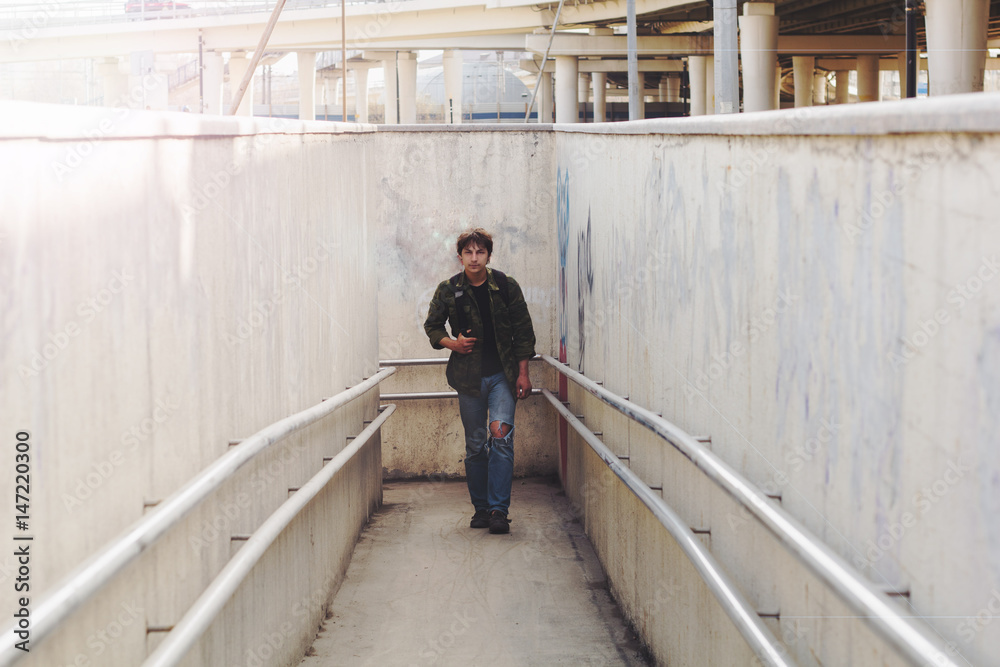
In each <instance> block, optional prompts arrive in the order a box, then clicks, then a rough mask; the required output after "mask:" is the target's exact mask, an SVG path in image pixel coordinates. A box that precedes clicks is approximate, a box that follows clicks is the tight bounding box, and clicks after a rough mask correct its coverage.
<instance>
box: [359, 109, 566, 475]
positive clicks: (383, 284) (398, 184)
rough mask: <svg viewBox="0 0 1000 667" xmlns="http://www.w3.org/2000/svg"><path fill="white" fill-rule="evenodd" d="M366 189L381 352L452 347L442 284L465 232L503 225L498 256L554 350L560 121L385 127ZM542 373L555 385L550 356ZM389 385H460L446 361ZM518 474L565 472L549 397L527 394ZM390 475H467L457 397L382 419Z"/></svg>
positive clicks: (538, 377) (404, 407) (542, 379)
mask: <svg viewBox="0 0 1000 667" xmlns="http://www.w3.org/2000/svg"><path fill="white" fill-rule="evenodd" d="M375 138H376V139H377V146H378V150H373V151H371V152H370V154H369V158H368V159H369V160H370V167H369V174H370V176H369V181H368V189H367V191H366V193H365V194H366V196H367V197H368V202H369V203H368V208H369V210H370V211H372V213H373V215H372V219H373V220H374V221H375V224H374V225H373V227H374V243H375V252H376V255H377V257H378V258H379V261H377V262H376V264H375V270H376V271H377V274H378V321H379V357H380V358H381V359H399V358H407V359H410V358H426V357H437V356H441V357H447V356H448V354H449V352H448V350H434V349H433V348H431V346H430V343H429V342H428V340H427V336H426V335H424V330H423V323H424V319H425V318H426V317H427V306H428V304H429V303H430V300H431V297H432V296H433V294H434V289H435V288H436V287H437V286H438V283H440V282H441V281H442V280H446V279H447V278H449V277H451V276H452V275H454V274H455V273H458V272H459V271H461V269H462V267H461V264H460V263H459V261H458V257H457V251H456V249H455V239H456V238H457V237H458V235H459V234H460V233H461V232H462V231H464V230H465V229H468V228H469V227H485V228H486V229H487V230H489V231H490V232H491V233H492V234H493V240H494V247H493V256H492V259H491V262H490V266H492V267H493V268H497V269H500V270H501V271H504V272H505V273H507V274H509V275H511V276H513V277H514V278H515V279H516V280H517V281H518V284H520V285H521V289H522V291H523V292H524V298H525V301H526V302H527V304H528V310H529V312H530V313H531V318H532V323H533V325H534V329H535V337H536V339H537V342H536V344H535V349H536V350H537V351H538V352H540V353H552V352H554V351H555V350H556V347H555V345H556V340H557V339H556V311H555V305H556V258H557V257H558V254H557V252H556V237H555V192H554V180H553V176H554V171H553V149H554V137H553V134H552V132H551V130H550V129H538V128H536V127H534V126H531V129H530V130H529V129H525V130H515V131H509V130H502V131H495V132H480V131H467V132H413V131H406V130H405V128H404V130H403V131H396V130H393V131H386V132H382V131H379V132H378V133H377V136H376V137H375ZM531 378H532V383H533V384H534V385H535V386H536V387H541V386H545V387H553V386H555V385H554V382H555V378H554V376H553V375H552V371H551V370H550V369H548V368H547V367H546V366H545V364H542V363H539V362H533V363H532V364H531ZM382 391H383V392H413V391H450V388H449V387H448V384H447V382H446V381H445V375H444V366H424V367H405V368H400V370H399V372H398V373H396V375H394V376H393V377H392V378H390V379H389V380H388V381H387V382H385V383H384V384H383V385H382ZM516 419H517V430H518V434H517V436H516V438H515V452H516V453H515V458H514V474H515V475H516V476H532V475H544V474H553V473H555V471H556V460H557V457H556V448H555V442H554V441H553V439H552V437H551V436H552V433H554V430H555V421H554V417H553V414H552V411H551V410H549V409H548V408H547V407H546V406H545V402H544V401H543V400H541V399H540V398H532V399H529V400H527V401H519V402H518V405H517V417H516ZM383 435H384V439H383V443H384V447H383V450H382V460H383V465H384V467H385V469H386V475H387V477H419V476H422V475H425V474H427V473H441V474H443V475H451V476H455V475H464V474H465V467H464V464H463V457H464V451H465V443H464V432H463V430H462V424H461V422H460V421H459V418H458V401H457V400H455V399H450V400H439V401H419V402H416V403H415V402H412V401H406V402H401V405H400V411H399V413H397V414H396V416H395V418H394V419H393V420H391V422H390V423H388V424H386V427H385V430H384V433H383Z"/></svg>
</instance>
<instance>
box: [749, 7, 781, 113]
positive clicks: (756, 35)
mask: <svg viewBox="0 0 1000 667" xmlns="http://www.w3.org/2000/svg"><path fill="white" fill-rule="evenodd" d="M740 56H741V58H742V60H743V111H746V112H750V111H767V110H770V109H776V108H777V107H776V106H775V104H774V99H775V77H774V68H775V67H776V66H777V62H778V17H777V16H775V15H774V4H773V3H770V2H748V3H746V4H745V5H743V16H741V17H740Z"/></svg>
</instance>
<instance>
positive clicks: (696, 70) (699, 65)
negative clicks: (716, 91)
mask: <svg viewBox="0 0 1000 667" xmlns="http://www.w3.org/2000/svg"><path fill="white" fill-rule="evenodd" d="M707 61H708V58H706V57H705V56H688V83H689V85H690V87H691V115H692V116H704V115H705V100H706V99H707V96H706V91H705V70H706V69H707V68H708V63H707Z"/></svg>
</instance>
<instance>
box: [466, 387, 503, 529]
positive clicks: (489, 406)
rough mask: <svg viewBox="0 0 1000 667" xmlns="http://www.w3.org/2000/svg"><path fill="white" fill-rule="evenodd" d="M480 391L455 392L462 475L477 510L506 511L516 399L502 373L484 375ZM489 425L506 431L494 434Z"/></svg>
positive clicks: (497, 429)
mask: <svg viewBox="0 0 1000 667" xmlns="http://www.w3.org/2000/svg"><path fill="white" fill-rule="evenodd" d="M479 393H480V395H479V397H478V398H476V397H474V396H466V395H465V394H459V395H458V410H459V412H460V414H461V415H462V425H463V426H464V427H465V479H466V481H467V482H468V484H469V497H470V498H471V499H472V506H473V507H475V508H476V510H490V511H492V510H500V511H501V512H503V513H504V514H507V510H508V508H510V486H511V480H512V478H513V476H514V406H515V405H516V401H515V399H514V395H513V394H512V393H511V391H510V385H509V384H508V383H507V376H506V375H504V374H503V373H497V374H496V375H490V376H489V377H484V378H483V379H482V384H481V385H480V392H479ZM487 416H488V418H489V421H488V422H487ZM494 422H499V423H494ZM491 425H492V426H493V431H497V432H500V433H503V432H506V435H504V436H503V437H502V438H498V437H494V436H493V435H492V433H491V430H490V426H491Z"/></svg>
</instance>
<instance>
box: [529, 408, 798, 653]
mask: <svg viewBox="0 0 1000 667" xmlns="http://www.w3.org/2000/svg"><path fill="white" fill-rule="evenodd" d="M542 395H544V396H545V398H547V399H548V400H549V403H551V404H552V407H554V408H555V409H556V411H558V412H559V414H560V415H562V418H563V419H565V420H566V422H567V423H568V424H569V425H570V426H572V427H573V428H574V429H575V430H576V432H577V433H579V434H580V437H582V438H583V440H584V441H585V442H586V443H587V444H588V445H590V448H591V449H593V450H594V452H596V453H597V455H598V456H600V457H601V460H603V461H604V463H605V465H607V466H608V467H609V468H610V469H611V471H612V472H614V473H615V475H617V476H618V478H619V479H620V480H622V482H624V483H625V485H626V486H627V487H628V489H629V491H631V492H632V493H633V494H634V495H635V497H636V498H638V499H639V500H640V501H642V504H643V505H645V506H646V507H647V508H649V511H650V512H652V513H653V516H655V517H656V518H657V520H658V521H659V522H660V523H661V524H662V525H663V527H664V528H666V529H667V531H668V532H669V533H670V534H671V535H672V536H673V538H674V539H675V540H676V541H677V544H678V546H680V548H681V550H682V551H683V552H684V553H685V555H687V557H688V559H689V560H690V561H691V564H692V565H694V567H695V569H696V570H698V573H699V574H700V575H701V578H702V580H703V581H704V582H705V583H706V584H707V585H708V588H709V590H710V591H711V592H712V594H713V595H715V597H716V598H717V599H718V600H719V603H720V604H721V605H722V609H723V611H725V612H726V615H727V616H729V618H730V619H731V620H732V621H733V624H734V625H735V626H736V629H737V630H738V631H739V633H740V634H741V635H743V638H744V639H745V640H746V642H747V644H749V646H750V648H751V649H753V652H754V653H755V654H756V655H757V657H758V658H759V659H760V660H761V662H762V663H763V664H765V665H794V664H795V663H794V662H792V661H791V659H790V658H787V657H786V656H784V655H783V653H784V652H786V649H785V648H784V646H783V645H782V644H781V642H779V641H778V640H777V638H775V636H774V635H773V634H772V633H771V631H770V630H768V628H767V626H765V625H764V622H763V621H762V620H761V619H760V616H759V615H758V614H757V612H756V611H755V610H754V609H753V607H751V606H750V603H749V602H747V600H746V598H745V597H743V593H741V592H740V590H739V588H737V587H736V585H735V584H734V583H733V582H732V581H730V579H729V575H727V574H726V573H725V571H724V570H723V569H722V568H721V567H719V564H718V563H717V562H716V561H715V558H714V557H713V556H712V554H711V552H709V550H708V549H706V548H705V545H703V544H702V543H701V542H700V541H699V540H698V538H697V537H695V536H694V533H693V532H691V528H689V527H688V525H687V524H685V523H684V521H683V520H682V519H681V518H680V517H679V516H677V514H676V513H675V512H674V511H673V510H672V509H670V506H669V505H667V503H666V502H664V500H663V499H662V498H660V497H659V496H657V495H656V494H655V493H653V491H652V490H651V489H650V488H649V487H648V486H646V484H645V483H644V482H643V481H642V480H641V479H639V476H638V475H636V474H635V473H634V472H632V471H631V470H629V469H628V468H626V467H625V466H623V465H622V464H621V462H620V461H619V460H618V457H617V456H616V455H615V453H614V452H612V451H611V450H610V449H608V446H607V445H605V444H604V443H603V442H601V441H600V440H599V439H598V438H597V436H596V435H594V434H593V433H592V432H591V431H590V430H589V429H588V428H587V427H586V426H584V425H583V424H582V423H580V420H579V419H577V418H576V416H575V415H574V414H573V413H571V412H570V411H569V410H567V409H566V406H565V405H563V404H562V403H561V402H560V401H559V399H558V398H556V397H555V396H553V395H552V392H550V391H549V390H548V389H543V390H542Z"/></svg>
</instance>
